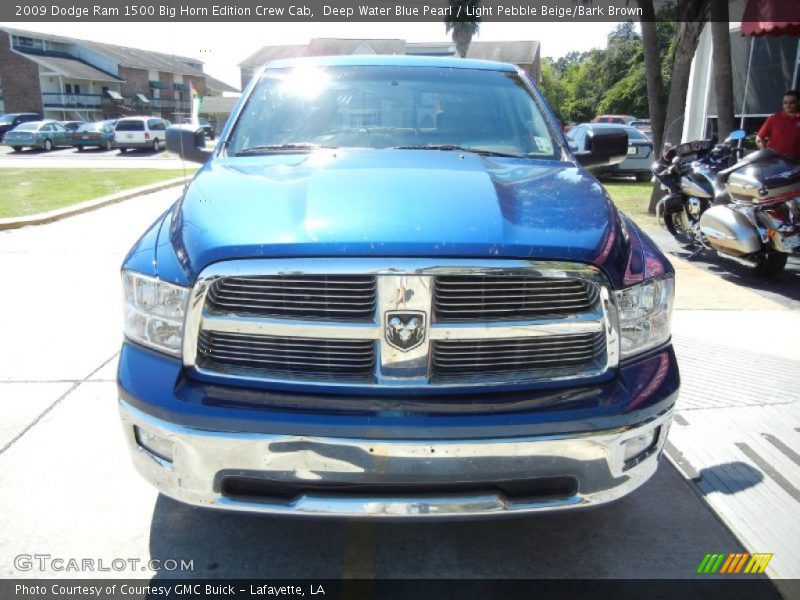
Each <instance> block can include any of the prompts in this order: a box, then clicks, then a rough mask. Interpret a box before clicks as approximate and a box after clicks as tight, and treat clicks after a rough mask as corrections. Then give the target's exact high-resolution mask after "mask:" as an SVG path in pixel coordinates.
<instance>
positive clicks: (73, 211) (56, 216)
mask: <svg viewBox="0 0 800 600" xmlns="http://www.w3.org/2000/svg"><path fill="white" fill-rule="evenodd" d="M186 181H187V180H186V179H184V178H183V177H176V178H175V179H167V180H166V181H160V182H158V183H153V184H150V185H143V186H141V187H138V188H132V189H129V190H123V191H121V192H117V193H116V194H110V195H108V196H102V197H100V198H95V199H94V200H86V201H85V202H80V203H79V204H74V205H73V206H67V207H65V208H58V209H56V210H51V211H48V212H43V213H37V214H35V215H25V216H24V217H8V218H4V219H0V231H2V230H4V229H18V228H19V227H26V226H28V225H42V224H44V223H52V222H53V221H60V220H61V219H66V218H67V217H72V216H74V215H79V214H82V213H85V212H89V211H92V210H95V209H97V208H102V207H104V206H108V205H109V204H116V203H117V202H122V201H123V200H129V199H130V198H133V197H135V196H141V195H143V194H150V193H153V192H160V191H161V190H166V189H169V188H171V187H176V186H179V185H183V184H184V183H185V182H186Z"/></svg>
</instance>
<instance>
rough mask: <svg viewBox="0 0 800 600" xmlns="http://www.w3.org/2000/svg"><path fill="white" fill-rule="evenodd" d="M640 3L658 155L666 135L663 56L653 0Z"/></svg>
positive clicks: (654, 140) (654, 135)
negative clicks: (661, 55)
mask: <svg viewBox="0 0 800 600" xmlns="http://www.w3.org/2000/svg"><path fill="white" fill-rule="evenodd" d="M638 4H639V7H640V8H641V9H642V20H641V27H642V47H643V49H644V67H645V72H646V73H647V106H648V109H649V110H650V127H651V130H652V133H651V135H652V137H653V152H654V154H655V155H656V156H658V155H659V154H660V152H661V140H662V139H663V136H664V116H665V115H664V113H665V106H664V81H663V79H662V77H661V57H660V56H659V53H658V31H657V28H656V23H655V12H654V10H653V2H652V0H638Z"/></svg>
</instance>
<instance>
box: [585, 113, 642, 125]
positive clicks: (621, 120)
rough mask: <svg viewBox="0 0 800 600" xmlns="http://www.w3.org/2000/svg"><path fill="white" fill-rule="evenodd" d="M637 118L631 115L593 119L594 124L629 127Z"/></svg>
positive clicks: (604, 116)
mask: <svg viewBox="0 0 800 600" xmlns="http://www.w3.org/2000/svg"><path fill="white" fill-rule="evenodd" d="M636 120H637V118H636V117H634V116H631V115H600V116H599V117H595V118H594V119H592V123H616V124H618V125H629V124H630V122H631V121H636Z"/></svg>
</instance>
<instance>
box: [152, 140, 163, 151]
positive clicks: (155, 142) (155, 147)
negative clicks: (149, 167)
mask: <svg viewBox="0 0 800 600" xmlns="http://www.w3.org/2000/svg"><path fill="white" fill-rule="evenodd" d="M153 152H161V142H159V141H158V138H156V139H154V140H153Z"/></svg>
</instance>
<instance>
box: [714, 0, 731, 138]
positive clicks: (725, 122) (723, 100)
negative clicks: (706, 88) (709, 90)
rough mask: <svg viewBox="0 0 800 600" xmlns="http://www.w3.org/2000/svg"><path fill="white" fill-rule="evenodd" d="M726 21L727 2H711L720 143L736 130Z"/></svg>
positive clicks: (729, 39)
mask: <svg viewBox="0 0 800 600" xmlns="http://www.w3.org/2000/svg"><path fill="white" fill-rule="evenodd" d="M728 19H729V16H728V1H727V0H711V41H712V44H713V48H714V49H713V60H714V87H715V91H716V93H717V137H718V139H719V140H720V141H721V140H724V139H725V138H726V137H728V134H729V133H730V132H731V131H733V130H734V129H735V128H736V117H735V114H734V107H733V69H732V66H731V38H730V32H729V31H728Z"/></svg>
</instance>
